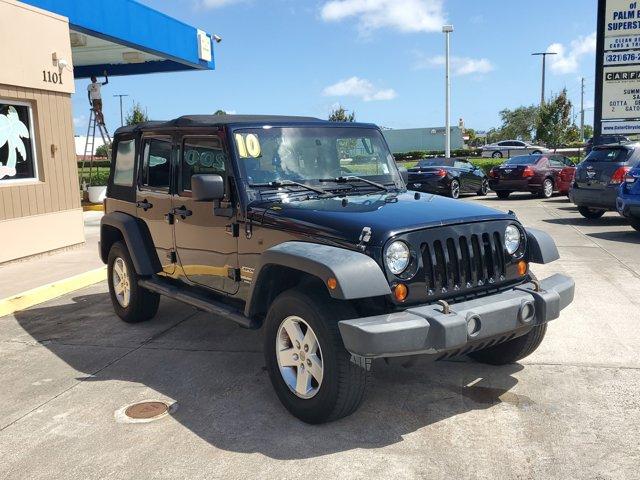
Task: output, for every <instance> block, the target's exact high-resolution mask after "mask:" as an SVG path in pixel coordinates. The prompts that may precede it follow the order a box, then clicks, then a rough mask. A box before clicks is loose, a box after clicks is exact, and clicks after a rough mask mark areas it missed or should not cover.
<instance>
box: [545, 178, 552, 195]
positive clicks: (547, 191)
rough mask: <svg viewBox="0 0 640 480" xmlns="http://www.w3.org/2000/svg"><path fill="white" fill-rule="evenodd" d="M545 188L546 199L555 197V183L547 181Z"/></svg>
mask: <svg viewBox="0 0 640 480" xmlns="http://www.w3.org/2000/svg"><path fill="white" fill-rule="evenodd" d="M543 188H544V196H545V198H550V197H551V196H552V195H553V183H551V180H545V181H544V185H543Z"/></svg>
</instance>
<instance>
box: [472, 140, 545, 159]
mask: <svg viewBox="0 0 640 480" xmlns="http://www.w3.org/2000/svg"><path fill="white" fill-rule="evenodd" d="M550 151H551V150H549V149H548V148H545V147H541V146H540V145H533V144H532V143H529V142H521V141H520V140H503V141H502V142H496V143H491V144H489V145H485V146H484V147H482V156H483V157H491V158H502V157H504V158H509V157H513V156H516V155H529V154H539V153H549V152H550Z"/></svg>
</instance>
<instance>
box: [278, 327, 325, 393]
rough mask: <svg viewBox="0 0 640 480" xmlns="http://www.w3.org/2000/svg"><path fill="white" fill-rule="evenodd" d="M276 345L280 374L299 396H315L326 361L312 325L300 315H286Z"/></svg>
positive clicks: (279, 329) (279, 328) (290, 388)
mask: <svg viewBox="0 0 640 480" xmlns="http://www.w3.org/2000/svg"><path fill="white" fill-rule="evenodd" d="M275 347H276V357H277V359H278V367H279V368H280V375H282V379H283V380H284V382H285V383H286V385H287V387H289V390H291V391H292V392H293V393H294V394H295V395H297V396H298V397H300V398H304V399H309V398H312V397H314V396H315V395H316V394H317V393H318V391H319V390H320V386H321V385H322V377H323V375H324V361H323V357H322V349H321V348H320V344H319V343H318V338H317V337H316V334H315V333H314V331H313V329H312V328H311V326H310V325H309V324H308V323H307V322H305V321H304V320H303V319H302V318H300V317H298V316H290V317H287V318H285V319H284V320H283V321H282V323H281V324H280V327H278V335H277V337H276V345H275Z"/></svg>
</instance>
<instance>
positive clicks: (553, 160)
mask: <svg viewBox="0 0 640 480" xmlns="http://www.w3.org/2000/svg"><path fill="white" fill-rule="evenodd" d="M549 163H550V164H551V166H552V167H553V168H564V162H563V161H562V157H558V156H553V157H549Z"/></svg>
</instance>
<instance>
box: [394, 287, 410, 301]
mask: <svg viewBox="0 0 640 480" xmlns="http://www.w3.org/2000/svg"><path fill="white" fill-rule="evenodd" d="M393 295H394V297H396V300H397V301H399V302H404V301H405V300H406V299H407V295H409V289H408V288H407V286H406V285H405V284H404V283H399V284H397V285H396V286H395V287H393Z"/></svg>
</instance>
